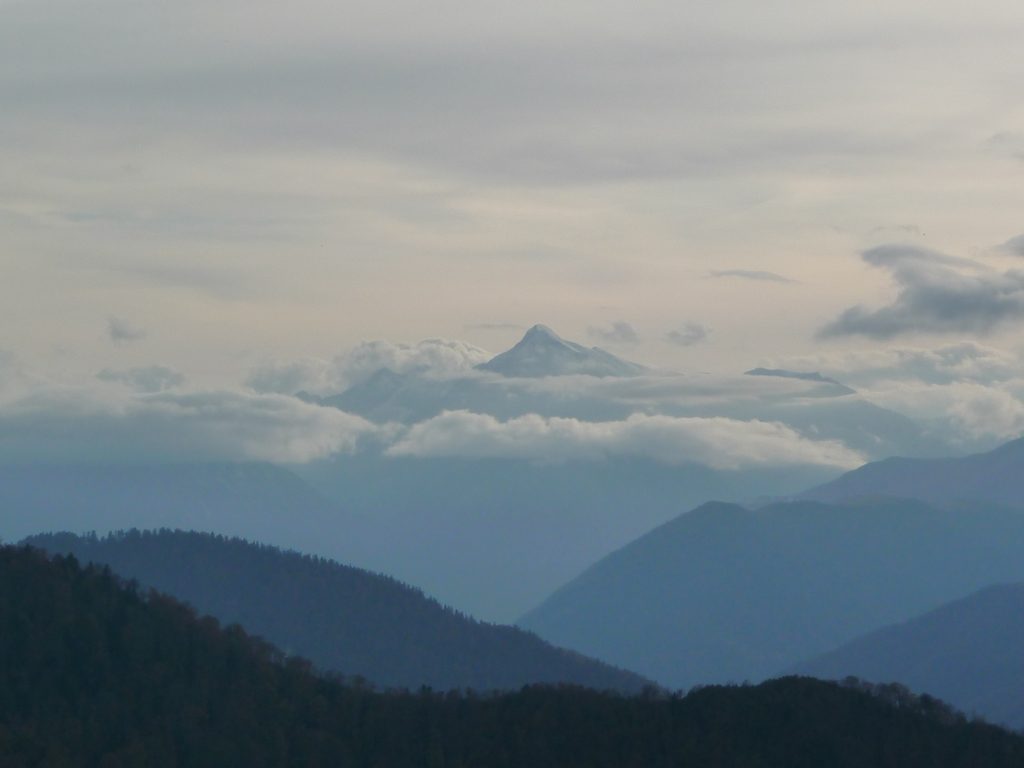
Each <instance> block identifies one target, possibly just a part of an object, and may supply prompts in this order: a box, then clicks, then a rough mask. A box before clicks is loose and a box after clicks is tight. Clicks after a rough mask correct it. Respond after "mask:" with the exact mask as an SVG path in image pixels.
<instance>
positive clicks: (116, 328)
mask: <svg viewBox="0 0 1024 768" xmlns="http://www.w3.org/2000/svg"><path fill="white" fill-rule="evenodd" d="M107 336H109V337H110V340H111V341H112V342H114V343H115V344H119V345H120V344H130V343H131V342H133V341H140V340H142V339H144V338H146V331H145V330H143V329H142V328H139V327H138V326H137V325H134V324H133V323H130V322H128V321H127V320H125V319H123V318H120V317H109V318H107Z"/></svg>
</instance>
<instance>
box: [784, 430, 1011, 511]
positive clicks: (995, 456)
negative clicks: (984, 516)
mask: <svg viewBox="0 0 1024 768" xmlns="http://www.w3.org/2000/svg"><path fill="white" fill-rule="evenodd" d="M879 496H891V497H898V498H907V499H920V500H922V501H927V502H929V503H931V504H940V505H950V504H957V503H960V502H964V501H988V502H994V503H998V504H1008V505H1011V506H1024V439H1018V440H1013V441H1011V442H1009V443H1006V444H1004V445H1001V446H1000V447H998V448H996V449H995V450H993V451H989V452H987V453H977V454H973V455H971V456H964V457H958V458H940V459H904V458H892V459H885V460H883V461H876V462H872V463H870V464H865V465H864V466H863V467H860V468H859V469H855V470H853V471H852V472H847V473H846V474H845V475H842V476H841V477H839V478H838V479H836V480H833V481H831V482H829V483H826V484H824V485H821V486H818V487H817V488H814V489H812V490H810V491H807V492H805V493H803V494H801V498H804V499H813V500H816V501H826V502H842V501H847V500H851V499H860V498H871V497H879Z"/></svg>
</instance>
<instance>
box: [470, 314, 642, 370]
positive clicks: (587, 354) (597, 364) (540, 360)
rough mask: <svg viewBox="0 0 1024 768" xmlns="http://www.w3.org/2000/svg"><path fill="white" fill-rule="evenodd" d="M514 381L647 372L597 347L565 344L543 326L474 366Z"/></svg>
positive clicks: (531, 330)
mask: <svg viewBox="0 0 1024 768" xmlns="http://www.w3.org/2000/svg"><path fill="white" fill-rule="evenodd" d="M477 367H478V368H479V369H481V370H484V371H491V372H492V373H499V374H501V375H502V376H509V377H514V378H540V377H542V376H568V375H572V374H584V375H587V376H638V375H640V374H642V373H644V372H645V371H646V370H647V369H646V368H645V367H644V366H642V365H638V364H636V363H631V362H629V361H628V360H623V359H621V358H619V357H616V356H615V355H613V354H611V353H610V352H605V351H604V350H603V349H600V348H599V347H589V348H588V347H584V346H583V345H581V344H577V343H575V342H572V341H567V340H566V339H563V338H562V337H561V336H559V335H558V334H557V333H555V332H554V331H553V330H551V329H550V328H548V327H547V326H546V325H535V326H533V327H532V328H531V329H530V330H528V331H527V332H526V335H525V336H523V338H522V340H521V341H520V342H519V343H518V344H516V345H515V346H514V347H512V349H510V350H508V351H507V352H502V353H501V354H500V355H498V356H497V357H494V358H492V359H491V360H489V361H488V362H486V363H483V364H481V365H479V366H477Z"/></svg>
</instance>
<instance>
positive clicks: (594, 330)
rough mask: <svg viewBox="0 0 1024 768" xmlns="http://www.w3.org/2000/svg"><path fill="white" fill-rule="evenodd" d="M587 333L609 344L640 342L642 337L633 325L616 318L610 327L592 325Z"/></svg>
mask: <svg viewBox="0 0 1024 768" xmlns="http://www.w3.org/2000/svg"><path fill="white" fill-rule="evenodd" d="M587 335H588V336H590V337H591V338H593V339H599V340H600V341H603V342H605V343H608V344H639V343H640V337H639V336H638V335H637V332H636V330H635V329H634V328H633V326H632V325H630V324H629V323H627V322H626V321H624V320H616V321H615V322H614V323H612V324H611V327H609V328H598V327H595V326H591V327H590V328H587Z"/></svg>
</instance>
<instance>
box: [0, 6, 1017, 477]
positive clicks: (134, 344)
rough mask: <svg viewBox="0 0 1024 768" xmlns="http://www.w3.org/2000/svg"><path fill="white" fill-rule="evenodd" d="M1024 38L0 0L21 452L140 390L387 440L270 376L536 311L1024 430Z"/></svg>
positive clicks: (10, 421) (929, 21) (746, 14)
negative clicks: (38, 416) (76, 418)
mask: <svg viewBox="0 0 1024 768" xmlns="http://www.w3.org/2000/svg"><path fill="white" fill-rule="evenodd" d="M1022 35H1024V11H1022V10H1021V8H1020V5H1019V3H1018V2H1002V1H998V2H997V1H996V0H980V1H979V2H975V3H971V4H964V3H959V2H949V1H947V0H938V1H936V0H930V1H929V2H923V1H921V2H917V1H914V2H911V1H903V2H888V3H884V4H883V3H865V2H852V1H849V0H841V1H838V2H830V3H821V2H776V3H759V2H753V0H725V1H724V2H714V3H712V2H672V3H669V2H632V3H623V2H605V1H602V0H588V2H585V3H584V2H578V1H572V0H563V1H561V2H545V3H536V2H524V3H515V4H513V3H500V4H499V3H494V2H482V1H478V2H473V3H465V2H450V1H448V0H442V1H441V2H435V3H430V4H423V3H412V2H407V1H404V0H395V1H390V2H389V1H385V2H377V3H372V4H370V3H363V4H353V3H349V2H326V0H297V1H296V2H293V3H287V4H286V3H280V2H266V1H265V0H246V2H241V0H212V1H211V0H203V2H199V1H198V0H178V2H174V3H168V2H156V1H155V0H91V2H88V3H86V2H81V0H0V105H2V110H0V169H2V170H0V276H2V279H0V393H2V392H3V391H4V389H3V388H4V387H6V391H8V392H9V393H10V392H17V397H18V399H17V400H14V401H13V402H14V403H15V406H10V405H8V408H7V413H6V414H0V453H2V451H3V450H4V449H3V430H4V429H7V430H8V433H10V432H11V431H12V430H15V429H24V425H23V423H22V422H19V421H17V419H22V418H26V417H25V415H24V414H25V413H58V414H59V413H60V411H59V409H58V410H56V411H54V410H52V409H51V405H52V403H53V402H54V401H55V400H57V401H59V402H61V403H64V405H65V406H66V407H67V408H68V409H70V410H69V412H72V413H76V414H79V415H81V413H82V409H83V407H84V408H85V411H86V412H87V413H89V414H92V415H95V414H96V413H97V412H102V413H107V414H108V415H109V414H111V413H113V414H121V415H122V416H123V415H124V414H125V413H129V412H131V408H132V407H135V405H134V404H132V403H129V404H127V405H126V404H125V403H124V402H123V401H122V400H117V399H116V398H114V396H113V395H111V394H110V393H109V391H108V390H111V389H113V388H116V387H124V388H128V389H131V390H132V391H136V392H142V393H147V394H148V395H149V396H151V398H153V400H151V401H147V403H148V405H147V407H148V408H153V409H155V411H154V412H159V413H164V415H165V418H166V419H169V420H175V419H176V418H177V417H175V416H167V415H166V414H167V413H178V411H177V410H175V409H180V410H182V412H186V413H188V414H191V415H190V416H188V418H193V417H194V418H197V419H201V418H202V414H203V413H204V411H203V408H205V407H207V406H206V404H207V399H203V398H206V396H207V395H208V394H209V392H215V393H217V394H216V397H212V399H214V400H216V402H217V403H219V405H218V406H217V407H218V409H219V410H217V413H218V414H220V416H219V418H223V419H225V420H227V421H229V422H230V419H231V418H232V416H231V414H233V413H236V411H235V410H232V409H233V408H236V406H237V407H238V408H242V407H243V406H241V405H238V403H244V408H255V411H256V412H257V414H258V416H259V423H261V424H264V425H266V424H272V425H274V429H277V428H278V426H279V425H280V424H281V423H282V421H283V422H285V423H287V425H289V426H288V429H287V430H286V431H287V432H288V434H292V433H293V432H299V433H301V434H302V435H303V440H302V445H301V446H299V447H296V449H295V451H294V452H287V451H286V452H285V455H287V456H291V457H292V458H297V459H302V458H304V457H308V456H313V455H320V454H322V453H323V452H325V451H327V452H329V451H331V450H335V449H337V448H338V447H339V446H345V445H348V444H349V442H350V441H351V439H353V438H352V434H362V433H363V432H365V431H367V430H370V427H368V426H366V425H365V424H363V423H360V422H358V421H356V420H355V419H356V417H354V416H350V415H348V414H342V415H340V416H336V415H331V416H330V418H329V419H328V421H329V422H330V425H329V427H330V428H329V429H327V433H328V434H329V436H328V437H324V438H323V439H322V440H321V439H320V438H315V439H313V441H312V442H313V445H314V448H312V449H310V448H309V445H308V442H309V435H310V433H311V430H310V429H308V423H309V422H308V421H307V420H312V421H315V422H316V424H317V425H319V426H318V427H317V429H314V430H312V433H313V434H318V431H317V430H319V429H320V427H322V426H323V425H322V424H321V421H322V418H321V416H319V415H316V414H311V413H310V412H307V411H306V410H303V409H308V408H312V407H313V406H311V405H309V404H302V403H296V402H294V401H293V399H287V400H281V399H275V398H282V397H285V396H286V394H287V393H282V392H277V391H272V390H275V389H280V388H279V387H277V388H275V387H260V386H253V382H258V381H259V376H260V375H264V376H266V375H268V371H270V372H276V374H280V373H281V372H282V371H285V372H288V371H290V372H291V373H292V374H294V380H295V382H296V386H305V385H308V384H309V382H308V381H307V378H308V377H306V374H309V373H310V372H311V371H312V372H314V373H315V375H316V376H321V377H322V376H323V375H326V374H324V371H325V370H326V369H325V368H324V367H323V366H322V365H321V367H320V368H316V366H317V365H320V363H316V362H315V361H331V360H338V359H344V360H346V361H347V362H346V363H345V365H344V366H342V367H343V368H345V369H346V370H349V371H350V370H351V365H353V362H352V361H353V360H355V361H356V362H357V363H358V360H359V356H360V355H365V352H366V350H367V349H368V348H367V347H366V346H365V345H366V343H367V342H371V341H375V340H376V341H379V342H380V343H382V344H384V345H385V347H381V349H392V352H389V353H387V354H403V353H394V352H393V350H394V348H393V347H387V346H386V345H387V344H404V345H406V346H405V347H400V348H398V349H405V350H408V349H411V348H415V347H414V345H415V344H416V343H417V342H418V341H419V340H421V339H424V338H438V339H447V340H459V341H460V342H463V343H464V344H465V345H466V346H465V347H464V348H462V349H464V350H469V352H468V353H467V354H468V357H466V358H465V359H466V360H469V361H470V362H478V361H479V360H482V359H486V356H487V355H486V354H485V353H497V352H500V351H502V350H503V349H506V348H507V347H509V346H510V345H511V344H513V343H514V342H515V341H516V340H517V339H518V338H519V337H520V336H521V335H522V333H523V331H524V330H525V329H526V328H527V327H529V326H531V325H533V324H534V323H538V322H543V323H546V324H548V325H550V326H552V327H554V328H556V329H557V330H558V332H559V333H561V334H562V335H563V336H566V337H567V338H572V339H575V340H578V341H581V342H585V343H588V344H597V345H600V346H602V347H605V348H607V349H609V350H611V351H613V352H615V353H616V354H619V355H621V356H623V357H626V358H628V359H631V360H636V361H638V362H640V363H643V364H646V365H649V366H654V367H657V368H659V369H671V370H674V371H679V372H683V373H687V374H710V375H716V376H728V375H736V374H739V373H741V372H742V371H744V370H746V369H748V368H752V367H754V366H757V365H770V366H785V367H794V368H797V367H800V368H803V369H813V370H819V369H820V370H824V371H826V372H829V373H832V374H836V373H841V374H844V375H845V376H847V378H848V379H850V380H854V379H858V378H859V379H861V380H866V378H869V379H871V381H872V382H875V384H872V386H875V389H876V390H877V392H876V397H875V402H876V403H877V404H879V405H884V406H885V407H893V408H896V409H897V410H899V411H900V412H903V413H908V414H912V415H914V416H918V415H922V416H923V417H925V418H933V417H937V415H943V416H944V417H945V418H947V420H948V419H949V418H951V417H950V416H949V414H950V413H952V414H954V415H956V414H960V416H961V417H962V418H961V422H958V424H959V427H958V428H959V429H960V430H961V432H963V433H964V434H968V435H970V434H973V435H974V436H978V434H980V435H983V436H985V437H986V438H991V439H996V438H997V437H998V438H1000V439H1003V438H1008V437H1012V436H1015V435H1016V434H1017V433H1018V432H1019V431H1020V430H1024V405H1022V404H1021V399H1020V397H1019V396H1018V393H1019V392H1020V391H1024V386H1021V385H1020V384H1019V381H1018V380H1019V379H1022V380H1024V376H1022V375H1021V369H1022V366H1021V365H1020V353H1021V351H1022V348H1024V344H1022V342H1024V336H1022V333H1021V322H1022V320H1024V216H1022V215H1021V211H1022V210H1024V205H1022V203H1024V192H1022V190H1024V91H1022V90H1021V88H1020V83H1021V82H1024V56H1021V55H1020V40H1021V39H1022ZM957 350H959V352H957ZM965 350H966V352H965ZM978 350H981V351H980V352H979V351H978ZM309 361H314V362H309ZM929 365H931V366H932V368H934V369H936V370H937V369H938V368H941V369H942V372H941V373H938V374H937V373H935V371H934V370H932V369H931V368H930V369H929V371H931V373H929V374H928V376H924V375H923V374H921V373H920V371H921V370H922V369H921V368H920V366H924V367H926V368H927V367H928V366H929ZM289 366H290V367H289ZM346 366H348V367H347V368H346ZM914 366H918V367H916V368H915V367H914ZM936 366H937V368H936ZM979 367H981V368H984V369H985V372H984V373H980V372H979ZM314 369H315V370H314ZM909 369H913V371H912V373H911V374H908V373H907V371H908V370H909ZM897 370H898V371H899V372H900V373H899V375H897V374H896V373H893V372H894V371H897ZM872 371H874V373H873V374H872V373H871V372H872ZM880 371H881V373H880ZM993 371H995V373H993ZM872 376H873V378H871V377H872ZM936 376H937V377H938V378H939V379H942V381H937V379H936ZM901 377H902V378H907V377H909V378H910V379H913V380H914V381H917V382H919V383H921V386H918V387H917V388H911V389H909V390H908V389H907V388H906V387H903V388H899V387H885V386H881V387H879V386H876V385H877V382H878V381H889V380H891V379H893V378H901ZM929 377H930V378H929ZM943 377H944V378H943ZM350 378H351V377H350ZM83 382H86V383H88V386H89V387H91V388H93V389H96V388H99V389H96V391H95V392H94V391H93V389H90V394H89V397H88V398H87V400H88V403H89V405H88V407H85V406H82V405H81V398H80V397H79V395H80V392H79V395H74V394H69V392H73V391H75V392H77V391H78V390H74V388H75V387H81V386H84V384H83ZM993 382H1002V383H1003V384H1000V385H999V386H997V387H995V388H993ZM1005 382H1014V383H1013V384H1012V386H1011V385H1004V384H1005ZM320 383H321V384H323V383H325V382H324V381H322V380H321V382H320ZM326 383H327V384H331V383H332V382H331V381H327V382H326ZM345 383H351V380H346V379H345V378H344V377H343V376H342V377H340V378H338V379H336V380H335V381H333V384H335V385H337V386H338V387H341V386H342V385H343V384H345ZM940 384H941V387H939V386H938V385H940ZM188 387H191V388H193V389H202V391H203V392H206V393H207V395H202V396H200V395H198V394H196V392H194V391H192V390H188V391H184V390H183V389H182V388H186V389H187V388H188ZM42 390H45V392H46V394H45V396H44V395H41V394H39V393H40V392H41V391H42ZM26 393H27V394H26ZM10 397H13V395H12V396H10ZM32 397H36V398H43V400H40V401H39V402H37V403H36V404H35V405H34V406H33V404H32V400H31V398H32ZM76 397H77V398H78V399H76ZM189 397H193V398H195V397H200V398H201V402H202V404H203V406H202V407H200V406H199V405H197V404H196V403H195V402H193V401H188V400H187V399H186V400H182V398H189ZM232 398H235V399H232ZM259 398H263V399H259ZM157 400H158V402H157ZM154 402H156V405H154V404H153V403H154ZM979 403H980V404H979ZM33 408H35V410H33ZM246 413H247V414H248V413H249V411H246ZM147 414H149V415H147V417H146V418H157V417H156V416H153V415H152V414H151V413H150V412H149V411H147ZM196 414H199V415H198V416H197V415H196ZM282 414H284V415H282ZM54 418H56V419H58V422H59V418H60V417H59V416H55V417H54ZM247 418H248V417H247ZM339 419H347V421H345V423H344V425H343V426H340V422H338V420H339ZM4 420H6V422H7V423H6V424H4V423H3V421H4ZM336 422H338V423H336ZM231 423H234V422H231ZM979 424H980V425H982V426H979ZM12 425H13V426H12ZM17 425H22V426H20V427H19V426H17ZM296 425H298V426H296ZM302 425H306V426H302ZM442 426H443V425H442ZM528 426H529V425H528ZM533 426H536V425H533ZM549 426H550V425H549ZM636 426H637V425H635V424H634V425H631V426H630V427H629V428H630V429H633V428H634V427H636ZM641 426H642V425H641ZM40 429H42V430H43V432H44V433H45V432H46V429H45V428H43V427H41V428H40ZM53 429H58V427H56V426H55V427H53ZM240 429H241V430H242V432H244V433H246V434H248V433H247V432H246V430H247V429H248V427H240ZM332 430H333V431H332ZM337 430H341V431H343V432H344V434H345V437H344V438H340V437H338V436H337ZM979 430H980V432H979ZM190 434H192V433H190ZM274 434H277V432H274ZM631 434H632V433H631ZM211 439H212V437H211V435H206V437H204V438H203V440H205V442H203V445H208V444H209V442H210V440H211ZM730 439H732V438H730ZM285 442H286V443H287V439H286V440H285ZM406 442H407V443H408V439H406ZM409 444H411V443H409ZM588 444H589V443H588ZM395 445H403V443H402V442H401V441H399V442H396V443H395ZM87 447H88V440H86V441H85V447H83V449H82V450H87ZM396 450H409V451H411V450H412V449H411V448H408V446H407V447H406V449H396ZM841 450H842V448H841V446H840V447H838V448H837V447H836V446H831V445H830V446H828V447H827V451H828V452H829V453H828V455H830V456H833V457H835V456H838V455H842V456H843V461H842V464H843V465H844V466H847V465H849V464H850V463H851V461H850V459H849V456H848V455H847V454H841ZM836 451H840V453H836ZM220 453H221V452H219V451H213V454H214V455H220ZM229 453H230V451H229ZM257 454H258V452H257ZM271 458H273V457H271Z"/></svg>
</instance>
